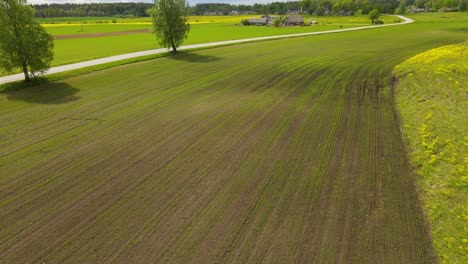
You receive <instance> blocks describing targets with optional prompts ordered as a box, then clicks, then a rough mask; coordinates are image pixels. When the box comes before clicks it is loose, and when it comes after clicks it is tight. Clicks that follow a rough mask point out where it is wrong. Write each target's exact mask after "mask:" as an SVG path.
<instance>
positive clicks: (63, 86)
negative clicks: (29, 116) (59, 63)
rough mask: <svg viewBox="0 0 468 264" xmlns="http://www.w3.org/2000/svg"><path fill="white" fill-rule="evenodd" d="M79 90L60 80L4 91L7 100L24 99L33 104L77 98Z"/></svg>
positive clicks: (65, 101) (68, 100)
mask: <svg viewBox="0 0 468 264" xmlns="http://www.w3.org/2000/svg"><path fill="white" fill-rule="evenodd" d="M79 91H80V90H79V89H77V88H75V87H73V86H71V85H69V84H67V83H62V82H57V83H55V82H54V83H48V84H45V85H40V86H32V87H28V88H25V89H21V90H16V91H9V92H6V95H7V98H8V100H15V101H24V102H28V103H35V104H64V103H68V102H71V101H75V100H78V99H79V98H80V97H78V96H76V95H75V94H76V93H77V92H79Z"/></svg>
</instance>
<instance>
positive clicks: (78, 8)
mask: <svg viewBox="0 0 468 264" xmlns="http://www.w3.org/2000/svg"><path fill="white" fill-rule="evenodd" d="M153 6H154V4H152V3H91V4H41V5H33V7H34V9H36V17H79V16H89V17H109V16H110V17H113V16H116V17H119V16H122V17H148V16H149V14H147V12H146V10H147V9H150V8H152V7H153Z"/></svg>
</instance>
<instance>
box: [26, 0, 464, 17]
mask: <svg viewBox="0 0 468 264" xmlns="http://www.w3.org/2000/svg"><path fill="white" fill-rule="evenodd" d="M153 6H154V4H151V3H92V4H41V5H34V6H33V7H34V8H35V9H36V17H72V16H73V17H76V16H93V17H100V16H117V17H118V16H121V17H147V16H149V14H148V12H147V10H148V9H150V8H152V7H153ZM467 7H468V0H406V1H405V0H302V1H295V2H294V1H293V2H272V3H269V4H253V5H230V4H223V3H209V4H196V5H195V6H191V7H189V8H188V12H189V14H190V15H228V14H237V13H238V14H278V15H286V14H290V13H300V12H302V13H305V14H313V15H318V16H321V15H328V14H343V12H346V13H356V12H357V13H359V14H368V13H369V12H370V11H371V10H374V9H377V10H378V11H379V12H380V13H381V14H393V13H395V12H396V10H397V9H398V10H399V11H398V13H401V12H403V11H404V10H409V9H415V8H423V9H425V10H427V11H438V10H444V11H466V10H467Z"/></svg>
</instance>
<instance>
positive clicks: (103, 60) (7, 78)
mask: <svg viewBox="0 0 468 264" xmlns="http://www.w3.org/2000/svg"><path fill="white" fill-rule="evenodd" d="M397 17H399V18H400V19H402V20H403V22H401V23H395V24H387V25H373V26H365V27H357V28H348V29H338V30H328V31H319V32H309V33H299V34H290V35H280V36H270V37H259V38H247V39H237V40H227V41H219V42H210V43H203V44H193V45H187V46H181V47H180V48H179V50H186V49H195V48H206V47H214V46H221V45H227V44H237V43H244V42H251V41H262V40H271V39H283V38H293V37H302V36H311V35H323V34H333V33H339V32H346V31H357V30H366V29H372V28H379V27H392V26H400V25H404V24H409V23H413V22H414V20H412V19H410V18H407V17H404V16H397ZM164 52H167V49H165V48H162V49H153V50H145V51H138V52H132V53H127V54H122V55H116V56H111V57H106V58H101V59H95V60H89V61H83V62H77V63H73V64H67V65H62V66H57V67H52V68H50V69H49V70H48V71H47V73H46V74H53V73H59V72H66V71H71V70H76V69H80V68H85V67H89V66H95V65H99V64H104V63H109V62H114V61H120V60H125V59H131V58H136V57H141V56H146V55H152V54H158V53H164ZM23 79H24V75H23V74H22V73H19V74H14V75H9V76H4V77H0V84H4V83H9V82H14V81H19V80H23Z"/></svg>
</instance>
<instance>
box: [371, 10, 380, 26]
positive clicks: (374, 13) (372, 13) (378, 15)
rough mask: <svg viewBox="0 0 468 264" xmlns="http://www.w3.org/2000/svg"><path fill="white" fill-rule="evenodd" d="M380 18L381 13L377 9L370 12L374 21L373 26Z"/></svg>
mask: <svg viewBox="0 0 468 264" xmlns="http://www.w3.org/2000/svg"><path fill="white" fill-rule="evenodd" d="M379 17H380V13H379V10H377V9H374V10H372V11H370V12H369V19H370V20H371V21H372V24H374V22H375V21H376V20H377V19H379Z"/></svg>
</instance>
